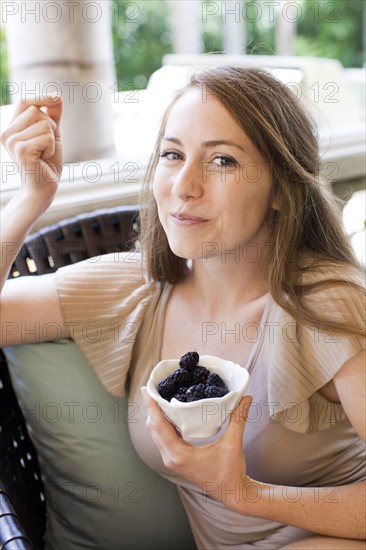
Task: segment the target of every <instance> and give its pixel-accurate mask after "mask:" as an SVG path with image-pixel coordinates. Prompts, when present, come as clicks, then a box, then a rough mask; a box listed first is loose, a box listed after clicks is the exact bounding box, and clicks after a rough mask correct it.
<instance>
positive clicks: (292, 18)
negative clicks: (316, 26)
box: [275, 0, 301, 55]
mask: <svg viewBox="0 0 366 550" xmlns="http://www.w3.org/2000/svg"><path fill="white" fill-rule="evenodd" d="M300 17H301V5H300V3H299V2H287V1H286V0H281V5H280V6H277V7H276V25H275V33H276V54H277V55H294V44H295V37H296V22H297V21H298V20H299V18H300Z"/></svg>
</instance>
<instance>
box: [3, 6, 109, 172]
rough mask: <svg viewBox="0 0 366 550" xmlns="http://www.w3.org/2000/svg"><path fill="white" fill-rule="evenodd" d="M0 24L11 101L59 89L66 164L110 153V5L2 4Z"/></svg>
mask: <svg viewBox="0 0 366 550" xmlns="http://www.w3.org/2000/svg"><path fill="white" fill-rule="evenodd" d="M2 20H3V22H4V23H5V24H6V36H7V45H8V52H9V68H10V83H9V89H10V93H11V98H12V102H15V101H19V100H20V99H25V98H30V97H32V96H36V95H43V94H45V93H47V92H52V91H54V90H61V92H62V94H63V98H64V116H63V120H62V126H61V132H62V136H63V143H64V146H65V160H66V162H76V161H82V160H88V159H92V158H101V157H103V156H108V155H110V154H111V153H112V152H113V149H114V131H113V109H112V107H113V102H112V94H113V86H114V84H115V82H116V76H115V68H114V59H113V46H112V30H111V29H112V27H111V9H110V3H109V1H106V0H99V1H93V2H89V1H87V0H78V1H77V2H71V1H69V2H67V1H64V0H56V1H55V0H53V1H52V2H43V1H41V2H39V1H33V0H21V1H18V2H7V1H5V2H4V3H3V13H2Z"/></svg>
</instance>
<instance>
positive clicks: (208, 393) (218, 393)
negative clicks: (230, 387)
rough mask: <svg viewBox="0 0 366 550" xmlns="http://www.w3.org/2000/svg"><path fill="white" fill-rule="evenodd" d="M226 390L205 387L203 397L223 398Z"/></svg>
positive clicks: (220, 387) (217, 387)
mask: <svg viewBox="0 0 366 550" xmlns="http://www.w3.org/2000/svg"><path fill="white" fill-rule="evenodd" d="M227 393H228V392H227V389H226V388H223V387H222V386H206V387H205V391H204V397H205V398H212V397H224V395H226V394H227Z"/></svg>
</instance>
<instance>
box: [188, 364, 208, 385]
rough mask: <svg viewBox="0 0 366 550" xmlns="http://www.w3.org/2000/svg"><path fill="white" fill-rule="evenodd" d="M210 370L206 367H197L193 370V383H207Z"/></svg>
mask: <svg viewBox="0 0 366 550" xmlns="http://www.w3.org/2000/svg"><path fill="white" fill-rule="evenodd" d="M209 374H210V371H209V370H208V369H206V367H200V366H198V367H196V368H195V369H193V372H192V384H206V380H207V378H208V375H209Z"/></svg>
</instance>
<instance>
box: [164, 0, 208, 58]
mask: <svg viewBox="0 0 366 550" xmlns="http://www.w3.org/2000/svg"><path fill="white" fill-rule="evenodd" d="M169 4H170V10H171V11H170V26H171V31H172V43H173V53H176V54H199V53H201V52H202V37H201V32H202V6H201V0H189V1H186V0H169Z"/></svg>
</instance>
